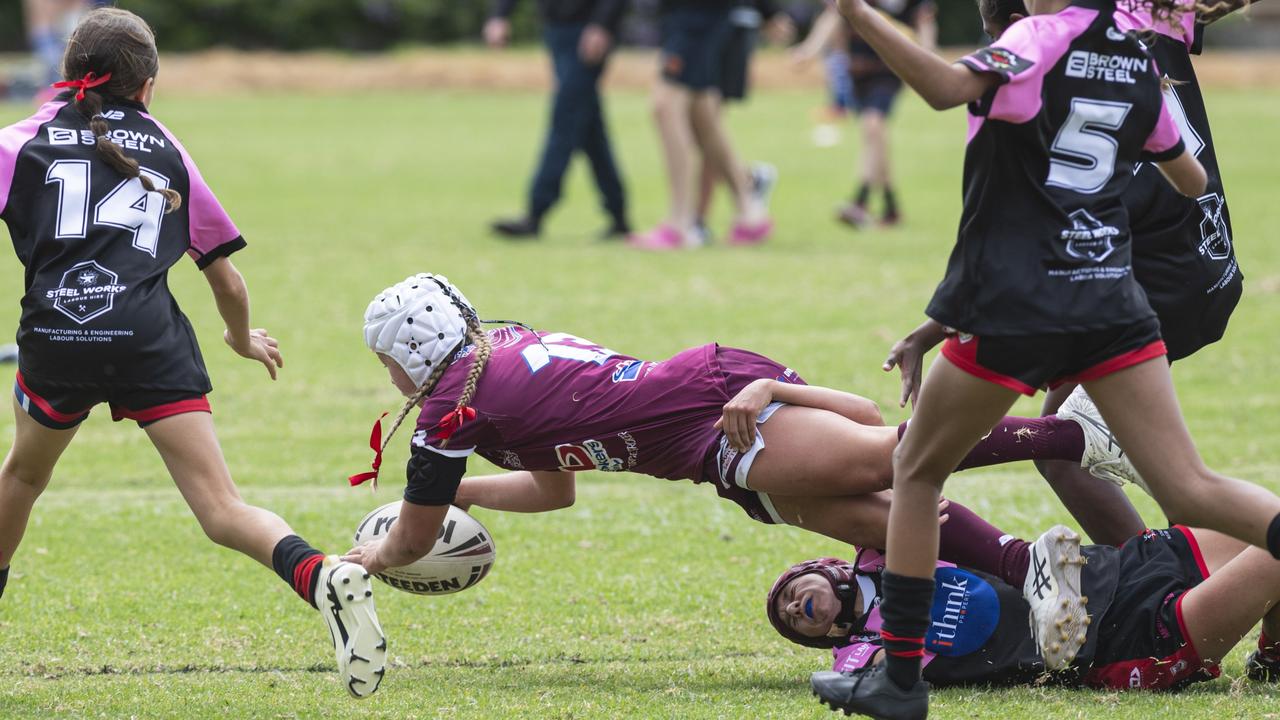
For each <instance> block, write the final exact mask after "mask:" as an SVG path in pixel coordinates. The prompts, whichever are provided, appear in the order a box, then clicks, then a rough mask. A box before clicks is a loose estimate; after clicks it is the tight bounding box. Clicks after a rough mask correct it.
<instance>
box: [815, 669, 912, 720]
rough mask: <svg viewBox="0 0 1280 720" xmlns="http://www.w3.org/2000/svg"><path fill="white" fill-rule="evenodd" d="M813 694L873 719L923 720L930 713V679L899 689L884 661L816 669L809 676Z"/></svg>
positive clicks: (845, 711)
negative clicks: (854, 667)
mask: <svg viewBox="0 0 1280 720" xmlns="http://www.w3.org/2000/svg"><path fill="white" fill-rule="evenodd" d="M809 686H810V687H812V688H813V694H814V695H817V696H818V699H819V700H821V701H822V702H824V703H826V704H827V705H830V706H831V709H832V710H843V711H844V714H845V715H848V714H850V713H858V714H859V715H866V716H868V717H872V718H875V719H876V720H925V718H927V717H929V683H927V682H925V681H923V680H919V681H917V682H916V684H915V687H913V688H911V689H910V690H902V689H900V688H899V687H898V686H897V685H895V684H894V682H893V681H892V680H890V679H889V674H888V673H886V672H885V670H884V665H874V666H872V667H864V668H859V669H858V670H855V671H853V672H844V673H839V672H831V671H829V670H825V671H823V672H816V673H814V674H813V675H812V676H811V677H810V678H809Z"/></svg>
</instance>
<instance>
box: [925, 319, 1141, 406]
mask: <svg viewBox="0 0 1280 720" xmlns="http://www.w3.org/2000/svg"><path fill="white" fill-rule="evenodd" d="M942 354H943V356H945V357H946V358H947V360H950V361H951V364H953V365H955V366H956V367H958V368H960V369H961V370H964V371H965V372H967V373H969V374H970V375H973V376H974V377H977V378H981V379H983V380H986V381H988V382H993V383H995V384H997V385H1000V386H1001V387H1006V388H1009V389H1010V390H1016V391H1018V392H1020V393H1022V394H1024V395H1035V394H1036V391H1037V390H1039V389H1041V388H1046V387H1048V388H1055V387H1058V386H1059V385H1062V384H1064V383H1082V382H1088V381H1089V380H1097V379H1098V378H1101V377H1106V376H1107V375H1110V374H1112V373H1114V372H1118V371H1120V370H1124V369H1125V368H1128V367H1132V366H1134V365H1138V364H1141V363H1144V362H1146V361H1148V360H1151V359H1152V358H1158V357H1162V356H1163V355H1164V354H1165V347H1164V341H1163V340H1161V339H1160V323H1159V321H1157V320H1147V321H1144V322H1141V323H1137V324H1135V325H1126V326H1124V327H1119V328H1113V329H1110V330H1098V331H1096V332H1091V333H1078V334H1057V335H1017V336H1010V337H1003V336H1002V337H978V336H977V335H969V334H967V333H957V334H955V335H952V336H951V337H949V338H947V341H946V342H945V343H943V345H942Z"/></svg>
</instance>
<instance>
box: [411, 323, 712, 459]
mask: <svg viewBox="0 0 1280 720" xmlns="http://www.w3.org/2000/svg"><path fill="white" fill-rule="evenodd" d="M489 339H490V340H491V342H492V344H493V352H492V355H491V356H490V357H489V361H488V364H487V365H486V366H485V369H484V372H483V373H482V374H481V376H480V381H479V384H478V386H477V390H476V393H475V396H474V399H473V400H472V402H471V406H472V407H473V408H474V409H475V411H476V417H475V418H474V419H472V420H469V421H467V422H465V423H464V424H463V425H461V426H460V427H459V428H458V429H457V431H456V432H455V433H454V434H453V435H452V437H450V438H449V440H448V442H447V444H445V443H444V441H442V440H441V439H440V438H439V437H438V436H439V433H440V426H439V425H440V421H441V419H442V418H443V416H444V415H445V414H447V413H448V412H449V411H451V410H452V409H453V407H454V404H455V403H456V402H457V400H458V397H459V396H460V395H461V394H462V385H463V382H464V381H465V379H466V377H467V373H468V371H469V370H470V368H471V365H472V362H473V361H474V355H473V349H474V348H473V347H472V346H468V347H467V348H464V349H463V350H461V351H460V352H459V354H458V356H457V357H455V359H454V360H453V364H452V366H451V367H450V368H449V369H448V370H446V371H445V373H444V375H443V376H442V377H441V379H440V382H439V384H438V385H437V386H436V388H435V389H434V390H433V391H432V393H431V395H430V396H429V397H428V399H427V401H426V403H425V404H424V405H423V407H422V413H421V414H420V415H419V418H418V427H417V432H416V433H415V435H414V438H413V444H414V445H415V446H416V447H420V448H426V449H429V450H434V451H435V452H437V453H441V454H443V455H447V456H451V457H465V456H467V455H470V454H471V453H472V452H475V453H478V454H479V455H481V456H482V457H484V458H485V459H486V460H489V461H490V462H492V463H494V464H495V465H498V466H501V467H504V468H507V469H510V470H604V471H624V470H625V471H629V472H636V473H644V474H648V475H653V476H656V477H660V478H666V479H669V480H678V479H688V480H694V481H701V480H703V479H704V478H703V477H702V475H703V465H704V460H705V458H706V457H707V454H708V453H709V452H714V450H715V449H716V448H717V447H718V440H719V437H720V432H719V431H718V430H716V429H715V428H714V427H713V425H714V424H715V421H716V420H717V419H718V418H719V417H720V414H721V411H722V409H723V407H724V404H725V403H726V402H727V401H728V400H729V397H730V395H729V390H730V388H728V387H727V386H726V380H725V377H724V374H723V372H722V371H721V369H720V365H719V363H718V361H717V353H716V345H714V344H711V345H703V346H700V347H695V348H690V349H688V350H685V351H683V352H681V353H678V354H676V355H675V356H674V357H672V358H670V359H667V360H663V361H660V362H653V361H647V360H639V359H636V358H633V357H628V356H626V355H621V354H618V353H616V352H614V351H612V350H609V349H607V348H603V347H600V346H598V345H595V344H594V343H591V342H590V341H587V340H583V339H581V338H578V337H574V336H573V335H568V334H565V333H543V332H537V333H535V332H532V331H529V330H525V329H522V328H517V327H504V328H501V329H498V330H493V331H490V332H489Z"/></svg>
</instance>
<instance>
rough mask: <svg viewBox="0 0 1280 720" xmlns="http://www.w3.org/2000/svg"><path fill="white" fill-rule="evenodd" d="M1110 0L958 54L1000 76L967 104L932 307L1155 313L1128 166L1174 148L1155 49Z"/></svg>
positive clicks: (1051, 327)
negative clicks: (947, 243) (960, 198)
mask: <svg viewBox="0 0 1280 720" xmlns="http://www.w3.org/2000/svg"><path fill="white" fill-rule="evenodd" d="M1114 10H1115V6H1114V4H1113V3H1112V2H1110V0H1076V2H1074V3H1073V4H1072V5H1070V6H1068V7H1067V8H1066V9H1064V10H1063V11H1061V12H1059V13H1057V14H1054V15H1036V16H1032V17H1028V18H1025V19H1023V20H1020V21H1018V22H1016V23H1014V24H1013V25H1012V26H1010V27H1009V29H1008V30H1006V31H1005V33H1004V35H1002V36H1001V37H1000V39H999V40H998V41H996V42H995V43H994V44H993V45H991V46H989V47H986V48H983V49H982V50H979V51H978V52H975V53H973V54H972V55H969V56H966V57H965V58H963V59H961V61H960V62H962V63H963V64H964V65H965V66H967V67H968V68H969V69H971V70H973V71H974V72H980V73H992V74H995V75H996V76H998V77H999V79H1000V84H999V85H998V86H997V87H995V88H994V89H993V90H992V91H991V92H989V93H988V94H987V95H986V96H985V97H983V98H981V99H980V100H979V101H977V102H974V103H972V104H971V105H970V106H969V139H968V146H967V149H966V151H965V165H964V211H963V213H962V216H961V220H960V230H959V236H958V239H957V243H956V247H955V249H954V250H953V251H952V254H951V258H950V261H949V263H948V266H947V273H946V276H945V277H944V279H943V281H942V283H941V284H940V285H939V286H938V288H937V291H936V292H935V293H934V296H933V299H932V301H931V302H930V304H929V307H928V310H927V312H928V314H929V316H930V317H932V318H933V319H935V320H937V321H938V322H941V323H943V324H944V325H948V326H950V327H954V328H957V329H960V330H963V331H965V332H968V333H974V334H978V335H987V336H1000V335H1005V336H1008V335H1034V334H1046V333H1076V332H1086V331H1090V330H1097V329H1103V328H1112V327H1117V326H1122V325H1128V324H1132V323H1135V322H1138V321H1141V320H1144V319H1149V318H1151V317H1153V313H1152V311H1151V308H1150V306H1149V305H1148V304H1147V300H1146V297H1145V296H1144V294H1143V292H1142V289H1141V288H1140V287H1139V286H1138V284H1137V283H1136V282H1135V281H1134V278H1133V273H1132V270H1131V267H1130V230H1129V216H1128V213H1127V211H1126V209H1125V204H1124V202H1123V200H1122V194H1123V193H1124V191H1125V188H1126V186H1127V185H1128V184H1129V181H1130V179H1131V178H1132V175H1133V167H1134V166H1135V165H1136V164H1137V163H1138V162H1140V161H1144V160H1156V161H1159V160H1166V159H1171V158H1173V157H1176V156H1178V155H1179V154H1181V153H1182V152H1183V147H1184V146H1183V143H1182V139H1181V137H1180V136H1179V133H1178V128H1177V125H1176V123H1175V122H1174V120H1173V118H1172V116H1171V115H1170V114H1169V112H1168V110H1167V109H1165V108H1164V103H1163V98H1162V95H1161V91H1160V81H1159V76H1158V74H1157V70H1156V66H1155V62H1154V61H1153V59H1152V57H1151V55H1150V54H1149V53H1148V52H1147V50H1146V49H1145V48H1144V47H1143V45H1142V44H1141V43H1140V42H1139V41H1138V39H1137V38H1135V37H1134V36H1132V35H1131V34H1128V33H1125V32H1122V31H1121V30H1120V29H1119V28H1117V27H1116V25H1115V22H1114V19H1113V12H1114Z"/></svg>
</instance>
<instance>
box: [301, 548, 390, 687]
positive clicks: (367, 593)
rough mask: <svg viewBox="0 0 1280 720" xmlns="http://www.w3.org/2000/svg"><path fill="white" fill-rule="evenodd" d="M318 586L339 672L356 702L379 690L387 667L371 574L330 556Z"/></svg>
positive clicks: (320, 603)
mask: <svg viewBox="0 0 1280 720" xmlns="http://www.w3.org/2000/svg"><path fill="white" fill-rule="evenodd" d="M319 572H320V579H319V581H317V582H316V597H315V601H316V607H317V608H319V610H320V615H321V616H323V617H324V622H325V625H327V626H328V628H329V634H330V635H331V636H332V637H333V651H334V656H335V657H336V658H337V660H338V672H339V673H341V675H342V681H343V683H344V684H345V685H346V686H347V692H349V693H351V696H352V697H355V698H367V697H369V696H370V695H372V694H374V693H375V692H377V690H378V685H379V684H381V683H382V675H383V673H384V672H386V667H387V638H386V636H385V635H383V634H382V627H381V626H379V625H378V611H377V610H376V609H375V608H374V605H373V584H372V582H371V581H370V579H369V573H367V572H365V569H364V568H362V567H360V566H359V565H356V564H354V563H349V562H343V561H342V560H340V559H339V558H338V556H337V555H328V556H326V557H325V559H324V563H323V564H322V565H321V567H320V571H319Z"/></svg>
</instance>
